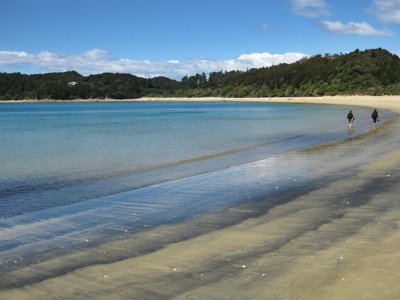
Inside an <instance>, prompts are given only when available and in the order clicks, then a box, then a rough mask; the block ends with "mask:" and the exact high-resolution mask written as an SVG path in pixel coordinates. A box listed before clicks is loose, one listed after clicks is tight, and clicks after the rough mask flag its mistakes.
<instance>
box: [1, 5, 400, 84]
mask: <svg viewBox="0 0 400 300" xmlns="http://www.w3.org/2000/svg"><path fill="white" fill-rule="evenodd" d="M399 38H400V0H201V1H200V0H0V72H8V73H10V72H21V73H24V74H33V73H48V72H63V71H72V70H73V71H77V72H79V73H80V74H82V75H90V74H98V73H103V72H113V73H117V72H118V73H130V74H134V75H137V76H141V77H146V78H151V77H156V76H166V77H169V78H173V79H177V80H180V79H181V78H182V77H183V76H185V75H188V76H191V75H194V74H196V73H202V72H205V73H206V74H208V73H209V72H214V71H231V70H243V71H245V70H247V69H251V68H260V67H268V66H271V65H274V64H275V65H276V64H279V63H292V62H295V61H297V60H299V59H301V58H303V57H308V56H312V55H316V54H326V53H330V54H340V53H347V52H350V51H354V50H355V49H359V50H365V49H371V48H384V49H386V50H388V51H390V52H392V53H394V54H397V55H400V39H399Z"/></svg>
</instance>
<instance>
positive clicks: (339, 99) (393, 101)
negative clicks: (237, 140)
mask: <svg viewBox="0 0 400 300" xmlns="http://www.w3.org/2000/svg"><path fill="white" fill-rule="evenodd" d="M157 101H159V102H162V101H176V102H181V101H187V102H191V101H192V102H199V101H202V102H207V101H230V102H276V103H308V104H341V105H356V106H367V107H380V108H396V107H397V105H398V104H399V103H397V102H400V95H386V96H358V95H352V96H340V95H339V96H321V97H259V98H227V97H198V98H187V97H143V98H137V99H74V100H53V99H43V100H0V103H53V102H54V103H61V102H157ZM396 109H397V108H396ZM398 111H400V108H399V110H398Z"/></svg>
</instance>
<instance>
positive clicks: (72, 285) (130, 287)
mask: <svg viewBox="0 0 400 300" xmlns="http://www.w3.org/2000/svg"><path fill="white" fill-rule="evenodd" d="M247 100H249V99H247ZM257 100H259V99H257ZM264 100H265V99H264ZM250 101H251V100H250ZM268 101H269V99H268ZM271 101H287V102H293V103H294V102H306V103H321V102H322V103H332V104H346V105H348V106H349V109H353V108H354V106H356V105H365V106H370V107H377V108H378V109H379V108H386V109H391V110H393V111H396V112H400V97H399V100H398V99H397V97H377V98H374V97H369V98H368V97H332V98H329V97H324V98H321V99H318V98H311V99H309V98H307V99H305V98H299V99H290V98H287V99H272V100H271ZM395 123H396V124H394V125H393V126H392V127H390V126H389V130H393V129H398V128H399V124H398V123H399V120H398V119H397V121H395ZM379 130H380V129H379V127H378V131H377V132H376V133H375V134H376V135H379V134H381V132H380V131H379ZM369 134H371V135H373V133H372V132H370V133H369ZM398 137H399V135H396V134H395V135H393V136H391V137H390V139H391V140H390V141H389V142H390V143H392V144H395V146H394V149H395V150H394V151H390V152H389V153H386V154H385V155H383V156H381V157H377V159H376V160H375V161H372V162H369V163H366V164H364V165H362V166H360V167H358V168H356V169H352V170H345V172H343V174H328V175H332V176H330V178H331V180H329V181H326V182H323V184H320V185H318V186H310V187H309V188H308V189H304V190H299V191H296V192H295V193H294V194H292V195H290V197H291V199H287V200H290V201H283V202H280V203H279V204H277V205H273V206H263V205H262V202H261V203H260V204H259V205H260V206H259V207H251V206H241V207H235V208H232V209H230V210H229V211H228V212H221V213H220V214H219V213H215V214H210V215H208V216H204V217H203V218H199V219H198V220H195V221H193V222H189V223H187V224H185V223H182V224H176V225H169V226H163V227H161V228H156V229H154V230H149V231H145V232H143V233H141V234H139V235H137V236H134V237H132V238H131V239H126V240H124V241H117V242H110V243H107V244H105V245H102V246H99V247H98V248H94V249H90V250H88V251H81V252H79V251H78V252H76V253H71V254H69V255H64V256H60V257H55V258H52V259H49V260H47V261H45V262H38V263H37V264H36V265H32V266H28V267H27V268H22V269H18V270H16V271H15V272H11V273H10V276H12V277H13V278H27V279H29V278H30V279H29V280H27V281H26V283H25V284H19V285H17V286H15V287H14V288H3V289H2V290H0V299H363V298H367V299H396V298H399V297H400V287H399V285H398V279H399V278H398V277H399V274H400V272H399V271H398V270H399V268H400V255H399V251H398V249H399V248H400V229H399V225H400V201H399V197H398V195H399V193H400V186H399V184H398V183H399V180H400V149H397V148H399V147H398V146H397V144H398V143H399V142H400V139H398ZM349 142H352V143H360V144H359V145H356V146H363V147H379V145H375V144H373V143H374V139H373V138H372V139H367V140H362V139H360V140H359V141H357V140H355V141H349ZM345 144H346V143H345ZM340 147H343V143H335V144H333V145H331V146H330V149H329V151H331V150H332V151H340V150H341V148H340ZM322 148H323V147H322ZM310 151H327V150H326V149H325V150H324V149H322V150H320V149H318V147H316V148H314V149H310ZM332 163H334V162H330V161H327V164H332ZM328 169H329V168H327V170H328ZM288 197H289V196H288ZM263 211H264V213H263ZM231 216H233V217H232V219H233V220H240V222H230V221H229V220H230V217H231ZM237 216H243V217H242V218H238V217H237ZM244 216H245V217H244ZM188 232H190V233H191V234H188ZM174 239H175V240H176V241H175V242H174ZM121 251H122V252H123V251H126V252H127V255H126V257H125V258H124V259H118V260H116V261H114V262H110V263H98V264H95V265H88V266H86V267H79V268H77V269H73V270H71V269H68V268H66V266H68V265H69V264H73V263H74V262H75V261H79V260H82V259H83V258H84V257H87V256H96V255H98V256H99V255H113V253H116V252H121ZM63 268H65V272H62V271H61V272H60V271H58V273H59V275H58V276H51V275H49V276H46V274H51V271H52V270H55V269H57V270H62V269H63ZM10 280H11V279H10ZM19 282H20V283H21V282H23V280H21V281H19ZM11 285H12V284H10V286H11Z"/></svg>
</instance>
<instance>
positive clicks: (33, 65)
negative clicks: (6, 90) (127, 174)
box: [0, 49, 307, 79]
mask: <svg viewBox="0 0 400 300" xmlns="http://www.w3.org/2000/svg"><path fill="white" fill-rule="evenodd" d="M306 56H307V55H306V54H303V53H291V52H288V53H283V54H271V53H267V52H265V53H249V54H242V55H240V56H239V57H237V58H233V59H227V60H210V59H191V60H188V61H185V62H181V61H179V60H177V59H171V60H168V61H165V62H162V61H161V62H160V61H149V60H142V61H139V60H133V59H130V58H113V57H111V55H110V54H109V53H108V52H107V51H104V50H100V49H93V50H90V51H87V52H85V53H83V54H78V55H68V54H63V53H61V54H60V53H54V52H49V51H43V52H39V53H36V54H35V53H27V52H24V51H0V72H1V69H2V68H4V69H5V68H7V70H10V69H14V70H16V69H18V68H19V70H23V69H37V70H39V71H40V72H63V71H68V70H74V71H77V72H79V73H81V74H83V75H89V74H98V73H103V72H113V73H115V72H119V73H131V74H134V75H137V76H141V77H155V76H167V77H170V78H176V79H180V78H181V77H183V76H185V75H194V74H196V73H202V72H205V73H209V72H213V71H221V70H222V71H232V70H243V71H244V70H246V69H250V68H261V67H268V66H271V65H273V64H279V63H292V62H295V61H297V60H299V59H301V58H303V57H306Z"/></svg>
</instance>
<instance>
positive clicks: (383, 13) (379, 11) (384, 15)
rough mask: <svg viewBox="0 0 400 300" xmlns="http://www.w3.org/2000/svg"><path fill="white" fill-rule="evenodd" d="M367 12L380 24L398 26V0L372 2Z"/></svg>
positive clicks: (399, 15)
mask: <svg viewBox="0 0 400 300" xmlns="http://www.w3.org/2000/svg"><path fill="white" fill-rule="evenodd" d="M369 12H370V13H372V14H374V15H376V16H377V17H378V19H379V20H381V21H382V22H385V23H393V24H400V0H374V1H373V4H372V6H371V7H370V8H369Z"/></svg>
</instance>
